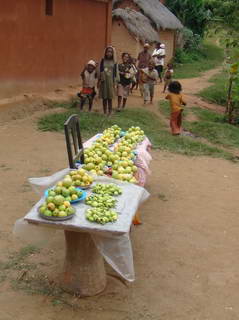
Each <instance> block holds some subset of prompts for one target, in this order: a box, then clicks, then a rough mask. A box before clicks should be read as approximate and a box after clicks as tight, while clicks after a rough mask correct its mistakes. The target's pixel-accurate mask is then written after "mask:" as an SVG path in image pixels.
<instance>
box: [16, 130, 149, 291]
mask: <svg viewBox="0 0 239 320" xmlns="http://www.w3.org/2000/svg"><path fill="white" fill-rule="evenodd" d="M98 137H99V135H96V136H94V137H92V138H91V139H90V140H89V141H87V142H86V143H85V144H84V147H89V146H90V145H91V144H92V143H93V142H94V141H95V140H96V139H97V138H98ZM149 147H150V142H149V141H148V139H147V138H146V139H145V140H144V141H143V142H142V143H141V144H140V145H139V148H138V154H137V159H138V164H139V165H140V166H141V170H144V171H145V173H144V174H145V175H146V174H148V173H149V169H148V165H149V162H150V160H151V156H150V155H149V153H148V148H149ZM69 170H70V169H64V170H62V171H61V172H58V173H56V174H54V175H53V176H51V177H45V178H31V179H29V181H30V183H31V184H32V185H33V187H34V188H35V190H37V191H41V192H43V190H45V189H46V188H49V187H51V186H53V185H54V184H55V183H56V182H57V181H59V180H60V179H62V178H63V177H64V175H66V174H67V172H69ZM145 180H146V179H144V181H145ZM95 182H102V183H112V182H114V183H115V184H117V185H119V186H120V187H121V188H122V189H123V194H122V195H121V196H119V197H118V198H117V199H118V202H117V207H116V211H117V212H118V213H119V217H118V220H117V221H116V222H114V223H107V224H105V225H99V224H96V223H91V222H89V221H88V220H87V219H86V218H85V211H86V209H87V208H88V206H87V205H86V204H84V203H79V204H77V205H76V206H75V208H76V214H75V215H74V217H73V218H72V219H71V220H67V221H57V222H52V221H49V220H45V219H43V218H41V217H40V216H39V213H38V208H39V206H40V205H41V204H42V203H43V202H44V196H42V197H41V199H40V201H39V202H38V203H37V204H36V205H35V206H34V207H33V208H32V209H31V211H30V212H29V213H28V214H27V215H26V216H25V218H24V221H26V222H27V223H29V225H37V226H45V227H50V228H55V229H62V230H64V235H65V243H66V254H65V262H64V271H63V274H62V277H61V283H62V287H63V288H65V289H66V290H67V291H71V292H74V293H78V294H79V295H81V296H93V295H95V294H97V293H99V292H101V291H102V290H104V288H105V285H106V274H105V269H104V261H103V257H104V258H105V260H106V261H107V262H108V263H109V264H110V265H111V266H112V267H113V268H114V269H115V270H116V271H117V272H118V273H119V274H120V275H121V276H122V277H124V278H125V279H127V280H128V281H134V267H133V255H132V248H131V242H130V238H129V231H130V227H131V224H132V221H133V218H134V215H135V213H136V212H137V209H138V207H139V205H140V204H141V203H142V202H143V201H145V200H146V199H147V198H148V197H149V193H148V192H147V191H146V190H145V189H144V188H142V187H140V186H136V185H133V184H130V183H125V182H121V181H119V180H114V179H111V178H108V177H97V178H96V181H95ZM89 192H90V191H89ZM15 229H16V230H17V227H16V228H15ZM102 256H103V257H102Z"/></svg>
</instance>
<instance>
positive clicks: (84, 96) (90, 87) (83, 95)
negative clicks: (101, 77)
mask: <svg viewBox="0 0 239 320" xmlns="http://www.w3.org/2000/svg"><path fill="white" fill-rule="evenodd" d="M81 78H82V83H83V88H82V90H81V92H80V93H78V94H77V96H78V97H79V98H80V110H81V111H82V110H83V107H84V104H85V103H86V101H87V100H88V103H89V111H91V109H92V105H93V100H94V97H95V95H96V91H95V87H96V85H97V72H96V62H95V61H94V60H90V61H89V62H88V63H87V65H86V67H85V68H84V70H83V71H82V72H81Z"/></svg>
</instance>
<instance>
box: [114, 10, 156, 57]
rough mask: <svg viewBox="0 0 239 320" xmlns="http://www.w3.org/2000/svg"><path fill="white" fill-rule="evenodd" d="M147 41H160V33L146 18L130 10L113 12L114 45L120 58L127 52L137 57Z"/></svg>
mask: <svg viewBox="0 0 239 320" xmlns="http://www.w3.org/2000/svg"><path fill="white" fill-rule="evenodd" d="M146 41H147V42H149V43H154V42H157V41H159V35H158V32H157V31H156V30H155V29H154V28H153V27H152V25H151V22H150V20H149V19H148V18H147V17H146V16H144V15H143V14H142V13H140V12H139V11H135V10H132V9H130V8H126V9H121V8H118V9H115V10H113V26H112V45H113V46H114V47H116V49H117V55H118V58H120V56H121V55H122V53H123V52H125V51H127V52H129V53H130V54H131V56H132V57H137V55H138V53H139V51H140V50H141V47H142V45H143V44H144V43H145V42H146Z"/></svg>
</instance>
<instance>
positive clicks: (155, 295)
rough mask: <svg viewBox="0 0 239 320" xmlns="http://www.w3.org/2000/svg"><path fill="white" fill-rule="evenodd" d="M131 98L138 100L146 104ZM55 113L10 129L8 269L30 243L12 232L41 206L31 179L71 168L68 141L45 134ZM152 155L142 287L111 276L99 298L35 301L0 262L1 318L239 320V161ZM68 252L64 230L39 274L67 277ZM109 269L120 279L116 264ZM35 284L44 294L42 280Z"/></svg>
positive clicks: (5, 181) (0, 184)
mask: <svg viewBox="0 0 239 320" xmlns="http://www.w3.org/2000/svg"><path fill="white" fill-rule="evenodd" d="M193 81H195V82H196V81H197V80H196V79H191V80H190V86H191V83H192V82H193ZM205 81H206V80H205ZM195 85H196V84H195ZM184 87H185V91H186V90H187V87H186V86H184ZM159 90H160V88H159ZM131 99H132V100H131V101H132V103H133V104H134V102H135V103H136V104H138V103H139V101H140V99H139V98H138V97H133V98H131ZM45 112H49V111H41V112H36V113H34V114H33V115H30V116H28V117H26V118H23V119H19V120H12V121H9V122H5V123H4V124H3V125H1V127H0V145H1V148H0V150H1V158H0V172H1V180H0V188H1V195H0V203H1V208H2V214H1V227H0V239H1V242H0V248H1V250H0V261H1V262H2V263H4V262H5V261H8V259H9V258H8V256H9V254H10V253H12V252H15V251H18V250H19V248H21V247H22V246H23V245H25V244H23V243H19V242H18V241H15V240H14V239H13V237H12V234H11V232H12V227H13V224H14V222H15V221H16V219H18V218H20V217H22V216H23V215H24V214H25V213H26V212H27V210H28V209H29V207H30V206H31V205H32V204H33V203H34V202H35V201H36V200H37V196H36V195H35V194H34V193H33V191H32V190H31V189H30V188H29V186H28V184H27V178H28V177H30V176H45V175H50V174H51V173H53V172H55V171H57V170H59V169H61V168H64V167H65V166H66V165H67V158H66V154H65V152H62V150H65V142H64V136H63V135H62V134H60V133H43V132H39V131H37V129H36V121H37V118H38V117H39V116H40V115H42V114H43V113H45ZM53 150H54V152H53ZM152 155H153V161H152V166H151V168H152V172H153V173H154V174H153V175H151V176H150V177H149V180H148V184H147V186H146V187H147V189H148V190H149V192H150V193H151V198H150V200H149V201H148V202H147V203H145V204H144V205H143V207H142V209H141V212H142V216H143V220H144V223H143V225H142V226H139V227H137V228H134V229H133V232H132V243H133V249H134V262H135V269H136V277H137V279H136V281H135V282H134V283H133V284H130V285H124V284H123V283H122V282H121V281H119V280H117V279H116V278H114V277H112V276H109V278H108V287H107V289H106V291H105V292H104V293H103V294H101V295H99V296H97V297H94V298H90V299H78V298H77V297H70V296H64V295H63V297H62V299H59V298H57V299H54V297H50V296H45V295H43V294H41V293H42V292H43V291H41V290H38V291H37V290H35V291H34V290H32V291H33V293H36V294H34V295H29V294H27V293H26V292H25V291H24V290H16V289H13V288H12V286H13V285H14V281H12V280H14V278H12V275H13V276H14V277H15V278H16V277H18V276H19V274H20V271H19V270H15V269H14V266H13V267H12V269H14V270H12V269H11V268H10V269H6V270H2V268H1V264H0V283H1V288H0V320H13V319H14V320H15V319H17V320H32V319H36V320H43V319H44V320H56V319H57V320H63V319H64V320H65V319H72V320H76V319H77V320H86V319H87V320H93V319H94V320H140V319H145V320H234V319H235V320H237V319H238V315H239V307H238V303H237V302H238V284H239V271H238V265H239V255H238V243H237V242H238V241H237V235H238V227H239V217H238V205H237V203H236V199H237V197H238V181H239V170H238V164H233V163H231V162H229V161H226V160H220V159H211V158H207V157H200V158H188V157H185V156H180V155H174V154H170V153H167V152H161V151H154V152H153V153H152ZM63 246H64V241H63V236H62V233H59V234H57V235H56V236H55V237H54V239H52V240H51V241H49V243H47V245H45V246H44V248H43V249H41V252H40V253H36V254H34V255H32V256H31V257H30V260H31V261H32V263H33V264H34V266H35V267H36V273H37V270H39V271H41V272H45V274H46V275H47V276H48V277H49V279H52V278H53V279H54V277H55V275H56V274H58V273H60V271H61V262H62V259H63V252H64V248H63ZM107 271H108V273H109V274H112V270H111V269H110V268H109V267H107ZM31 286H32V289H34V288H35V287H34V282H33V281H32V282H29V287H30V288H31ZM17 289H19V287H17Z"/></svg>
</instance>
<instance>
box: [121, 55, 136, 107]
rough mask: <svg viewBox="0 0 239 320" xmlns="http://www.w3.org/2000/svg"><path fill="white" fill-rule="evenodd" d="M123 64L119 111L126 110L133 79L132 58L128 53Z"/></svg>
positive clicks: (123, 57) (123, 58) (123, 56)
mask: <svg viewBox="0 0 239 320" xmlns="http://www.w3.org/2000/svg"><path fill="white" fill-rule="evenodd" d="M122 62H123V63H121V64H119V67H118V68H119V75H120V81H119V83H118V86H117V95H118V108H117V111H118V112H119V111H121V107H122V109H124V108H125V105H126V101H127V98H128V96H129V91H130V84H131V80H132V77H133V75H134V74H133V70H132V67H131V64H130V56H129V54H128V53H126V52H125V53H123V54H122ZM122 100H123V103H122Z"/></svg>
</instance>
